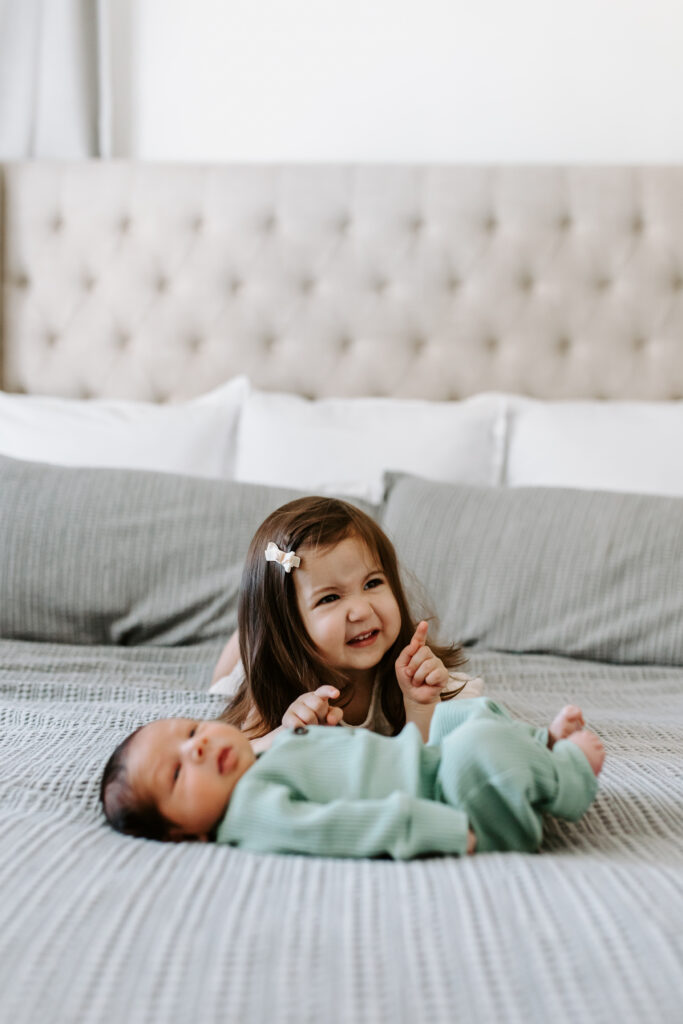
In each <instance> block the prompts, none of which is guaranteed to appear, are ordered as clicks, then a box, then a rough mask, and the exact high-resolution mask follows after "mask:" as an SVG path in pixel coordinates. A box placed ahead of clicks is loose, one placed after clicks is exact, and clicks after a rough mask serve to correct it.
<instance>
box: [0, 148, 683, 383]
mask: <svg viewBox="0 0 683 1024" xmlns="http://www.w3.org/2000/svg"><path fill="white" fill-rule="evenodd" d="M2 213H3V217H2V221H3V229H2V275H3V288H2V355H3V362H2V383H3V387H4V388H6V389H7V390H12V391H25V392H29V393H51V394H59V395H72V396H95V395H97V396H119V397H131V398H143V399H154V400H159V401H165V400H168V399H176V398H184V397H188V396H191V395H195V394H198V393H200V392H202V391H205V390H207V389H209V388H211V387H213V386H214V385H217V384H219V383H221V382H222V381H224V380H225V379H226V378H228V377H230V376H233V375H234V374H237V373H240V372H245V373H247V374H248V375H249V376H250V377H251V379H252V381H253V382H254V383H255V384H256V385H258V386H260V387H263V388H268V389H277V390H286V391H293V392H298V393H302V394H308V395H312V396H322V395H330V394H337V395H360V394H371V395H375V394H377V395H380V394H391V395H399V396H421V397H430V398H440V399H444V398H462V397H464V396H466V395H469V394H472V393H473V392H476V391H482V390H490V389H496V390H504V391H517V392H522V393H526V394H531V395H537V396H541V397H545V398H560V397H584V398H594V397H609V398H654V399H664V398H680V397H681V396H683V167H644V168H638V167H609V168H608V167H600V168H593V167H514V166H509V167H493V166H488V167H473V166H350V165H347V166H330V165H307V166H294V165H285V166H269V165H254V166H240V165H225V166H219V165H216V166H201V165H173V164H143V163H135V162H83V163H56V162H36V163H14V164H5V165H4V166H3V167H2Z"/></svg>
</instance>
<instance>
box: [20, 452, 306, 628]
mask: <svg viewBox="0 0 683 1024" xmlns="http://www.w3.org/2000/svg"><path fill="white" fill-rule="evenodd" d="M298 496H299V492H298V491H290V490H284V489H282V488H276V487H260V486H258V485H254V484H241V483H235V482H231V481H222V480H219V481H217V480H204V479H198V478H196V477H185V476H175V475H172V474H168V473H152V472H147V471H138V470H121V469H73V468H66V467H62V466H46V465H42V464H41V463H35V462H20V461H17V460H14V459H9V458H6V457H2V456H0V637H6V638H14V639H22V640H53V641H58V642H61V643H72V644H82V643H95V644H142V643H154V644H161V645H173V644H186V643H193V642H196V641H199V640H206V639H210V638H215V637H227V635H228V634H229V633H230V632H231V631H232V630H233V629H234V628H235V626H236V624H237V594H238V589H239V582H240V576H241V573H242V565H243V562H244V556H245V554H246V550H247V547H248V545H249V541H250V540H251V537H252V535H253V533H254V530H255V529H256V527H257V526H258V525H259V523H260V522H261V521H262V520H263V519H265V517H266V515H268V513H269V512H271V511H272V510H273V509H275V508H277V507H278V505H281V504H283V502H285V501H289V500H290V499H291V498H295V497H298Z"/></svg>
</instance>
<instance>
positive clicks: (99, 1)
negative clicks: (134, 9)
mask: <svg viewBox="0 0 683 1024" xmlns="http://www.w3.org/2000/svg"><path fill="white" fill-rule="evenodd" d="M106 7H107V0H0V159H2V160H9V159H22V158H39V157H43V158H47V157H55V158H64V159H69V158H71V159H77V158H81V157H88V156H109V155H110V153H109V149H110V136H111V130H110V97H109V89H108V83H109V67H108V59H107V57H108V39H107V10H106Z"/></svg>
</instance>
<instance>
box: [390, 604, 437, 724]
mask: <svg viewBox="0 0 683 1024" xmlns="http://www.w3.org/2000/svg"><path fill="white" fill-rule="evenodd" d="M428 630H429V625H428V623H426V622H418V624H417V628H416V629H415V633H414V634H413V639H412V640H411V641H410V643H409V644H408V646H407V647H404V648H403V650H402V651H401V653H400V654H399V656H398V658H397V659H396V679H397V680H398V685H399V686H400V687H401V691H402V693H403V696H404V697H405V698H407V699H408V700H412V701H414V702H415V703H416V704H436V703H437V701H438V700H439V697H440V694H441V691H442V690H444V689H445V688H446V686H447V685H448V669H447V668H446V666H445V665H444V663H443V662H442V660H441V658H437V656H436V655H435V654H434V653H433V651H432V649H431V648H430V647H428V646H427V644H426V642H425V641H426V640H427V632H428Z"/></svg>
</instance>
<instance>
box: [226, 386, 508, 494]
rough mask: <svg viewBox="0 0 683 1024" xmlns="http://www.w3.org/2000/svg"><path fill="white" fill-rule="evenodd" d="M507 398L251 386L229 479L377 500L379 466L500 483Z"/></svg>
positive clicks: (439, 477) (380, 490) (448, 478)
mask: <svg viewBox="0 0 683 1024" xmlns="http://www.w3.org/2000/svg"><path fill="white" fill-rule="evenodd" d="M504 448H505V402H504V399H503V398H502V397H501V396H499V395H495V394H487V395H477V396H476V397H474V398H469V399H466V400H465V401H462V402H428V401H419V400H413V399H394V398H324V399H319V400H317V401H311V400H309V399H305V398H300V397H298V396H295V395H289V394H276V393H269V392H264V391H255V390H254V391H251V392H250V394H249V395H248V396H247V399H246V401H245V404H244V411H243V414H242V423H241V426H240V431H239V438H238V443H237V464H236V468H235V478H236V479H237V480H244V481H247V482H250V483H269V484H280V485H282V486H283V487H293V488H298V489H300V490H305V491H309V492H311V493H316V494H342V495H348V496H353V497H358V498H365V499H366V500H368V501H371V502H378V501H380V500H381V498H382V493H383V473H384V471H385V470H398V471H403V472H408V473H416V474H419V475H420V476H425V477H430V478H432V479H435V480H444V481H450V482H453V481H458V482H461V483H469V484H482V485H490V484H498V483H500V480H501V474H502V461H503V455H504Z"/></svg>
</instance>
